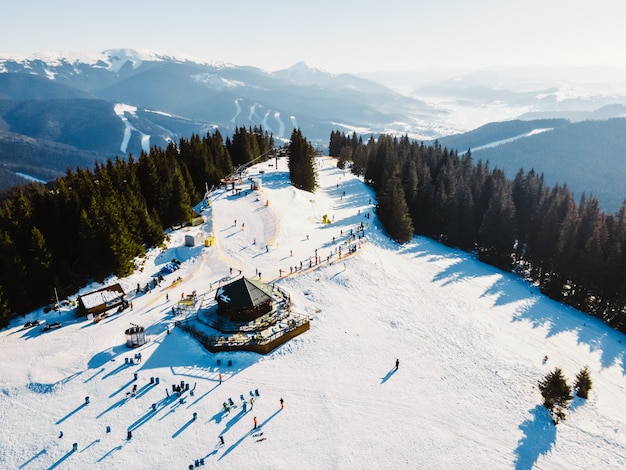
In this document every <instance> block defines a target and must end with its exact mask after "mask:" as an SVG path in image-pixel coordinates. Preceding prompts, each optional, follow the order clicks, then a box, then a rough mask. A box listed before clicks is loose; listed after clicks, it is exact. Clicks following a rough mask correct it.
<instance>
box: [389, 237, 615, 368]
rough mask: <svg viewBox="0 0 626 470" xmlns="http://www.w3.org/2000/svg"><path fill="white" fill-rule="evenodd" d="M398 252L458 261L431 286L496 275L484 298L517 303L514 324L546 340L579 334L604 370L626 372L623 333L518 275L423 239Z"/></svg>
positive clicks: (432, 258)
mask: <svg viewBox="0 0 626 470" xmlns="http://www.w3.org/2000/svg"><path fill="white" fill-rule="evenodd" d="M399 251H400V252H401V253H403V254H409V255H411V254H413V255H414V256H415V257H416V258H424V259H427V260H429V261H437V260H441V259H451V260H453V261H455V262H453V263H452V264H450V265H449V266H447V267H445V268H443V269H442V270H441V271H440V272H439V273H438V274H436V275H435V276H434V277H433V279H432V282H437V283H442V285H447V284H453V283H455V282H460V281H465V280H467V279H472V278H476V279H478V278H480V277H483V276H489V277H494V275H495V276H496V278H495V280H494V282H492V283H491V284H490V285H489V286H488V287H487V288H486V289H485V290H484V292H483V293H482V294H481V295H482V296H495V303H494V305H496V306H500V305H507V304H510V303H518V304H519V305H518V306H517V307H516V313H515V315H514V316H513V317H512V319H511V321H513V322H516V321H528V322H530V324H531V325H532V326H533V327H534V328H542V327H544V328H547V333H546V338H550V337H552V336H556V335H559V334H561V333H565V332H572V333H574V334H576V337H577V340H578V343H579V344H585V345H586V346H588V347H589V349H590V350H592V351H595V350H599V351H600V352H601V356H600V360H601V365H602V367H604V368H607V367H611V366H613V365H614V364H616V363H619V362H621V365H622V368H623V369H624V371H625V372H626V353H625V351H624V345H625V344H626V341H624V338H625V336H624V335H623V334H622V333H620V332H618V331H617V330H613V329H612V328H610V327H609V326H608V325H606V324H605V323H604V322H602V321H601V320H599V319H597V318H594V317H592V316H590V315H587V314H585V313H583V312H580V311H578V310H576V309H574V308H572V307H568V306H564V305H563V304H560V303H559V302H556V301H554V300H552V299H549V298H548V297H546V296H544V295H542V294H541V293H539V291H537V289H536V288H535V287H532V286H530V285H529V284H527V283H526V282H524V281H523V280H522V279H520V278H519V277H518V276H517V275H515V274H513V273H507V272H504V271H500V270H498V269H496V268H494V267H492V266H489V265H486V264H483V263H481V262H480V261H478V260H475V259H473V258H472V257H471V255H469V254H467V253H464V252H461V251H458V250H454V249H452V248H448V247H445V246H443V245H440V244H438V243H437V242H435V241H433V240H429V239H427V238H423V237H418V238H417V243H413V244H411V245H408V246H405V247H402V248H400V249H399Z"/></svg>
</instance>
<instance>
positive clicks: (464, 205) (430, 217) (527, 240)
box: [329, 131, 626, 332]
mask: <svg viewBox="0 0 626 470" xmlns="http://www.w3.org/2000/svg"><path fill="white" fill-rule="evenodd" d="M329 151H330V154H331V155H332V156H336V157H338V159H339V161H338V165H339V166H345V165H346V164H347V162H351V165H352V171H353V172H355V173H356V174H360V175H363V176H364V177H365V180H366V182H368V183H369V184H371V185H372V186H373V187H374V189H375V191H376V194H377V197H378V204H379V206H378V216H379V218H380V220H381V222H382V223H383V224H384V226H385V228H386V230H387V231H388V233H389V234H390V236H391V237H392V238H394V239H395V240H397V241H399V242H406V241H408V240H410V239H411V237H412V236H413V234H419V235H424V236H427V237H430V238H433V239H436V240H439V241H441V242H442V243H445V244H446V245H449V246H452V247H456V248H460V249H462V250H465V251H468V252H473V253H476V255H477V256H478V258H479V259H480V260H482V261H484V262H486V263H489V264H491V265H493V266H496V267H498V268H501V269H503V270H506V271H515V272H517V273H519V274H520V275H522V276H523V277H524V278H526V279H528V280H529V281H531V282H533V283H534V284H536V285H538V286H539V287H540V288H541V290H542V291H543V292H544V293H545V294H546V295H548V296H549V297H551V298H553V299H555V300H557V301H559V302H563V303H566V304H569V305H572V306H574V307H575V308H577V309H580V310H582V311H584V312H587V313H590V314H592V315H594V316H596V317H598V318H601V319H602V320H604V321H605V322H607V323H608V324H609V325H611V326H613V327H614V328H616V329H619V330H621V331H623V332H626V276H624V273H625V272H626V203H624V204H622V207H621V209H620V211H619V212H618V213H617V214H606V213H603V212H602V211H601V210H600V209H599V207H598V201H597V200H596V199H595V198H593V197H587V196H585V195H583V196H582V197H581V198H580V201H579V202H578V203H577V202H576V201H575V200H574V197H573V194H572V192H571V191H570V190H569V189H568V187H567V186H566V185H563V186H560V185H556V186H554V187H548V186H547V185H546V184H545V182H544V178H543V175H541V174H537V173H536V172H535V171H533V170H530V171H529V172H525V171H524V170H519V172H518V173H517V175H515V178H514V179H513V180H511V179H507V178H506V176H505V174H504V172H503V171H502V170H500V169H498V168H493V169H492V168H490V167H489V164H488V163H483V162H482V161H478V162H477V163H474V161H473V159H472V156H471V152H469V151H468V152H467V153H465V154H463V155H461V156H459V155H458V153H457V152H456V151H451V150H448V149H446V148H441V146H440V145H438V143H435V144H434V145H428V146H427V145H424V143H419V142H415V141H411V140H410V139H409V138H408V137H406V136H405V137H392V136H388V135H382V136H380V137H379V138H378V139H377V140H375V139H373V138H370V139H369V140H368V141H367V142H366V143H364V142H363V140H362V138H360V137H358V136H357V135H356V134H352V135H345V134H344V133H341V132H339V131H337V132H333V133H331V137H330V145H329Z"/></svg>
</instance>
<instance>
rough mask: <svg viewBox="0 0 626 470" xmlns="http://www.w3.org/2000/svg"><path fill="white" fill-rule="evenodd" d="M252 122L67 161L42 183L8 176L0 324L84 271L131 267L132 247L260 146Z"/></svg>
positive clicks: (154, 238)
mask: <svg viewBox="0 0 626 470" xmlns="http://www.w3.org/2000/svg"><path fill="white" fill-rule="evenodd" d="M273 146H274V142H273V137H272V136H271V135H270V134H268V133H267V132H265V131H263V129H261V128H250V129H246V128H244V127H241V128H238V129H237V130H236V132H235V133H234V135H233V136H232V138H226V141H224V139H223V137H222V135H221V134H220V133H219V131H215V132H214V133H213V134H207V135H206V136H204V137H200V136H198V135H192V136H191V138H189V139H180V142H179V144H178V145H176V144H174V143H170V144H169V145H168V146H167V148H165V149H162V148H158V147H153V148H152V149H151V150H150V153H145V152H142V153H141V154H140V156H139V158H138V159H135V158H134V157H132V156H130V157H129V158H127V159H121V158H115V159H114V160H108V161H106V162H105V163H102V164H100V163H97V164H96V165H95V168H94V169H93V170H90V169H85V168H77V169H76V170H68V171H67V174H66V175H65V176H64V177H61V178H57V179H56V180H55V181H53V182H51V183H49V184H47V185H43V184H37V183H29V184H27V185H25V186H17V187H16V188H14V189H13V190H11V191H10V192H7V193H5V194H4V195H3V198H2V201H1V205H0V259H2V261H3V268H2V270H0V324H6V322H7V321H8V320H9V319H10V318H11V317H12V316H13V315H15V314H20V313H25V312H28V311H30V310H32V309H34V308H36V307H38V306H41V305H43V304H46V303H49V302H51V301H53V300H54V289H55V288H56V289H57V291H58V293H59V295H60V296H67V295H71V294H73V293H74V292H76V291H77V290H78V288H79V287H81V286H83V285H84V284H86V283H87V282H88V281H90V280H96V281H101V280H103V279H104V278H105V277H106V276H109V275H111V274H113V273H115V274H117V275H120V276H124V275H128V274H129V273H131V272H132V271H133V270H134V269H135V266H134V264H133V261H134V259H135V257H136V256H140V255H142V254H143V253H144V252H145V249H146V248H147V247H154V246H158V245H159V244H160V243H161V242H162V241H163V237H164V230H165V229H166V228H168V227H172V226H174V225H180V224H186V223H189V222H191V219H192V206H193V205H194V204H195V203H197V202H198V201H199V200H200V199H201V198H202V195H203V194H204V191H205V187H206V185H207V184H208V185H209V186H211V185H214V184H215V185H218V184H220V179H221V178H223V177H224V176H226V175H228V174H230V173H231V172H232V171H233V167H236V166H238V165H241V164H243V163H246V162H249V161H251V160H252V159H255V158H258V156H259V155H262V154H267V153H268V152H269V150H270V149H271V148H273Z"/></svg>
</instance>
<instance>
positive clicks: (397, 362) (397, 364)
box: [396, 359, 400, 370]
mask: <svg viewBox="0 0 626 470" xmlns="http://www.w3.org/2000/svg"><path fill="white" fill-rule="evenodd" d="M398 367H400V359H396V370H398Z"/></svg>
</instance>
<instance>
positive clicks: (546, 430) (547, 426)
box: [515, 405, 556, 470]
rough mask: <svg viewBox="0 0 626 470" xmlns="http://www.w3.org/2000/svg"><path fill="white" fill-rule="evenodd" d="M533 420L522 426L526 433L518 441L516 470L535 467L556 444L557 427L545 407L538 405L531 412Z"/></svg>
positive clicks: (527, 469) (528, 420) (526, 469)
mask: <svg viewBox="0 0 626 470" xmlns="http://www.w3.org/2000/svg"><path fill="white" fill-rule="evenodd" d="M530 414H531V418H530V419H527V420H526V421H524V422H523V423H522V424H520V427H519V428H520V429H521V430H522V432H523V433H524V437H522V438H521V439H520V440H519V441H518V446H517V449H516V450H515V454H516V455H517V460H516V461H515V470H529V469H531V468H533V467H534V466H535V464H536V463H537V460H539V457H541V456H542V455H546V454H547V453H548V452H550V450H551V449H552V447H554V444H555V442H556V426H555V425H554V423H553V422H552V418H551V417H550V413H549V412H548V410H547V409H546V408H545V407H544V406H543V405H537V406H536V407H535V408H533V409H532V410H531V411H530Z"/></svg>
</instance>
